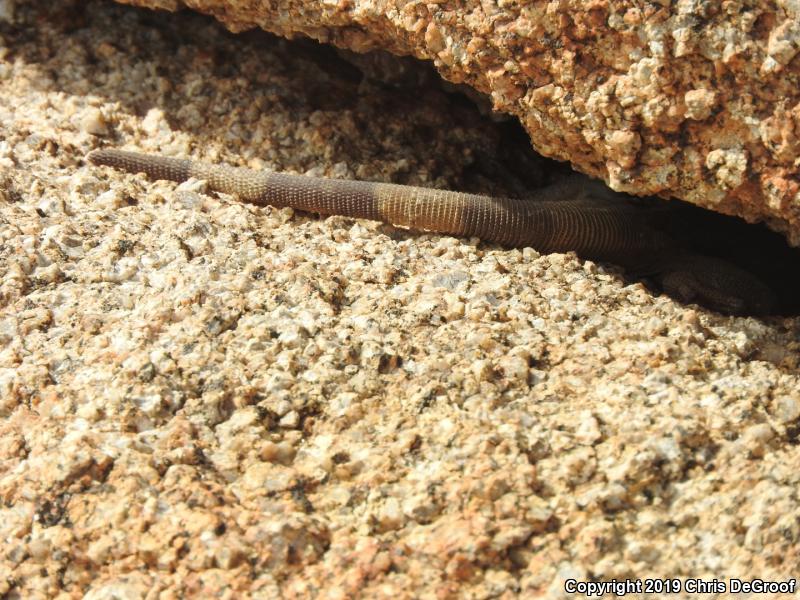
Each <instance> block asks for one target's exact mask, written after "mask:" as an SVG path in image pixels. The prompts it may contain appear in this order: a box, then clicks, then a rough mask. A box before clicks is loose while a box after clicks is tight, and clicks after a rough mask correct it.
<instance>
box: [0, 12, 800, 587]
mask: <svg viewBox="0 0 800 600" xmlns="http://www.w3.org/2000/svg"><path fill="white" fill-rule="evenodd" d="M84 5H85V7H84ZM7 6H10V4H7ZM81 8H82V10H72V9H71V8H69V7H68V8H67V9H65V6H64V5H63V4H62V3H55V2H51V1H50V0H41V1H39V2H37V1H28V2H23V3H17V4H15V6H14V11H13V21H14V23H13V24H8V23H4V24H0V131H2V138H0V595H3V596H4V597H7V598H11V599H16V598H26V599H27V598H34V599H39V598H42V599H44V598H64V599H66V598H88V599H92V600H100V599H112V598H125V599H128V598H130V599H139V598H142V599H145V598H155V597H159V598H161V597H163V598H270V599H272V598H290V599H291V598H294V599H298V600H300V599H302V600H307V599H309V598H319V599H342V600H345V599H348V600H349V599H350V598H370V599H373V598H390V599H393V600H397V599H406V598H408V599H416V598H423V599H427V598H436V599H450V598H452V599H456V598H476V599H481V598H486V599H488V598H503V599H510V598H531V597H548V598H558V597H565V596H566V595H565V593H564V582H565V579H566V578H568V577H576V578H578V579H594V580H597V579H602V580H608V579H611V578H614V577H616V578H618V579H620V578H622V579H624V578H626V577H629V578H638V577H644V576H650V577H703V578H706V579H711V578H713V577H717V578H729V577H739V578H753V577H760V578H764V579H773V580H784V579H787V578H789V577H796V576H797V564H798V560H800V558H799V557H798V548H800V526H798V520H797V506H798V504H799V503H800V498H799V497H798V493H799V490H800V471H798V469H797V465H798V464H800V444H798V438H799V437H800V408H799V407H800V396H798V390H799V389H800V342H799V340H800V321H799V320H798V319H796V318H795V319H790V318H778V317H775V318H770V319H766V320H757V319H753V318H733V317H724V316H721V315H718V314H715V313H713V312H708V311H704V310H702V309H699V308H697V307H693V306H683V305H680V304H677V303H675V302H674V301H672V300H670V299H669V298H667V297H663V296H656V295H653V294H652V293H650V292H648V291H647V290H646V289H645V288H644V287H643V286H642V285H641V284H638V283H634V284H630V283H626V282H625V281H624V280H623V279H621V278H620V277H619V274H618V273H617V271H615V270H614V269H613V268H612V267H609V266H607V265H598V264H594V263H592V262H588V261H583V262H581V261H579V260H577V259H576V258H575V256H574V255H571V254H553V255H541V254H540V253H538V252H536V251H535V250H532V249H530V248H526V249H517V250H504V249H502V248H499V247H497V246H492V245H487V244H481V243H478V242H477V241H476V240H469V239H455V238H449V237H443V236H436V235H418V234H411V233H409V232H407V231H403V230H400V229H396V228H392V227H388V226H384V225H379V224H375V223H367V222H362V221H355V220H352V219H344V218H328V219H319V218H315V217H313V216H309V215H303V214H300V213H295V212H293V211H291V210H288V209H283V210H276V209H272V208H265V207H256V206H251V205H246V204H241V203H239V202H236V201H235V200H233V199H232V198H230V197H226V196H221V195H214V194H209V193H207V189H206V186H205V185H204V183H203V182H199V181H188V182H186V183H184V184H181V185H175V184H172V183H169V182H165V181H158V182H152V181H147V180H146V179H144V178H143V177H142V176H132V175H125V174H121V173H117V172H113V171H111V170H108V169H98V168H94V167H91V166H89V165H88V164H87V163H86V162H85V160H84V157H85V156H86V154H87V153H88V152H89V151H91V150H93V149H95V148H98V147H101V146H105V145H112V144H113V145H115V146H122V147H126V148H130V149H139V150H143V151H156V150H157V151H161V152H165V153H167V154H173V155H183V156H193V157H195V158H198V159H203V160H225V161H226V162H230V163H234V164H239V165H249V166H251V167H269V168H274V169H279V170H285V171H291V172H294V173H306V172H311V173H314V174H322V175H327V176H333V177H350V176H353V175H355V176H358V177H360V178H363V179H371V180H376V181H394V182H400V183H413V184H415V185H425V186H437V187H443V188H454V189H466V190H471V191H481V192H486V193H508V192H509V191H510V190H509V188H508V187H504V186H508V185H510V182H509V180H508V179H506V178H499V180H498V179H496V178H493V177H481V176H476V175H475V173H476V170H477V169H478V167H479V166H480V164H481V163H482V162H483V161H481V160H476V156H479V155H486V156H489V157H491V156H492V155H494V154H496V153H497V152H498V146H500V145H501V144H500V140H501V139H502V138H501V136H499V135H498V131H497V127H500V125H499V124H498V125H493V124H491V123H488V122H487V121H486V120H485V119H482V118H480V116H479V115H478V114H477V112H476V111H475V109H474V107H469V106H464V105H463V103H460V102H459V101H458V100H456V99H453V98H451V97H450V96H449V95H447V94H442V93H441V92H440V91H436V90H424V91H422V92H416V93H415V94H414V96H413V99H414V102H410V101H407V100H406V99H405V97H403V96H402V95H401V96H400V98H399V99H398V92H397V91H392V92H389V91H387V90H386V89H384V88H382V87H380V86H372V85H371V84H370V83H369V82H363V81H361V80H360V78H353V77H348V76H346V75H345V74H342V72H344V71H345V69H343V68H342V69H340V68H336V69H334V68H331V63H330V61H332V60H334V61H335V60H337V59H336V58H335V55H334V54H333V53H332V52H327V51H326V49H325V48H319V47H315V45H313V44H311V43H309V42H301V43H289V42H287V41H286V40H282V39H278V38H275V37H273V36H269V35H267V34H265V33H263V32H257V33H255V34H250V35H249V36H244V37H245V39H241V38H233V36H230V35H228V34H226V33H225V32H224V31H223V30H222V28H221V27H220V26H219V25H218V24H217V23H215V22H213V21H212V20H211V19H207V18H204V17H200V16H199V15H196V14H191V13H183V14H178V15H159V16H158V17H157V18H155V19H154V18H153V16H152V14H150V13H148V12H147V11H142V10H137V9H133V8H131V7H123V6H120V5H118V4H115V3H111V2H96V1H95V2H83V3H81ZM341 66H342V65H338V64H337V67H341ZM254 73H255V74H256V75H255V79H254V78H253V77H254V76H253V74H254ZM401 94H402V92H401ZM695 106H696V108H695V109H694V110H696V111H697V112H698V114H701V113H702V110H703V108H702V107H703V100H702V97H700V98H698V102H697V103H696V104H695ZM617 142H618V146H619V147H620V148H624V147H625V145H626V144H627V143H630V139H626V138H625V137H624V136H621V137H619V138H618V139H617ZM731 173H733V174H734V175H732V176H735V169H734V168H732V169H731Z"/></svg>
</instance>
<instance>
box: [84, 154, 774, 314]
mask: <svg viewBox="0 0 800 600" xmlns="http://www.w3.org/2000/svg"><path fill="white" fill-rule="evenodd" d="M87 159H88V160H89V162H91V163H92V164H94V165H103V166H109V167H113V168H115V169H118V170H121V171H126V172H129V173H145V174H146V175H147V176H148V177H150V178H151V179H164V180H170V181H175V182H183V181H186V180H188V179H189V178H195V179H201V180H205V181H206V182H207V184H208V187H209V189H211V190H213V191H216V192H220V193H224V194H230V195H232V196H234V197H236V198H237V199H239V200H241V201H244V202H249V203H253V204H257V205H270V206H275V207H286V206H288V207H291V208H294V209H298V210H302V211H306V212H311V213H319V214H324V215H341V216H346V217H353V218H359V219H369V220H372V221H381V222H383V223H387V224H389V225H392V226H397V227H403V228H408V229H411V230H417V231H420V230H422V231H428V232H432V233H440V234H447V235H453V236H461V237H477V238H479V239H481V240H483V241H486V242H494V243H497V244H500V245H501V246H505V247H518V248H521V247H526V246H529V247H532V248H534V249H535V250H537V251H538V252H541V253H544V254H549V253H553V252H569V251H574V252H575V253H576V254H577V255H578V256H580V257H582V258H586V259H590V260H594V261H600V262H608V263H614V264H617V265H619V266H621V267H623V268H624V269H625V271H626V272H627V273H629V274H631V275H633V276H637V277H649V278H653V279H655V280H656V281H657V282H658V283H659V285H660V286H661V288H662V289H663V291H664V292H665V293H667V294H668V295H670V296H672V297H674V298H677V299H678V300H680V301H682V302H685V303H689V302H696V303H697V304H701V305H703V306H706V307H708V308H711V309H713V310H716V311H718V312H722V313H727V314H769V313H770V312H771V311H772V310H773V309H774V306H775V297H774V294H773V292H772V290H771V289H770V288H769V287H768V286H767V285H766V284H764V283H763V282H761V281H760V280H759V279H758V278H757V277H756V276H755V275H753V274H751V273H750V272H748V271H745V270H743V269H741V268H739V267H737V266H736V265H734V264H732V263H729V262H727V261H725V260H722V259H719V258H714V257H709V256H704V255H700V254H696V253H693V252H691V251H689V250H687V249H685V248H684V247H683V246H682V245H681V244H680V243H678V242H677V241H676V240H675V239H673V237H671V236H670V235H668V234H667V233H665V232H663V231H661V230H660V229H659V228H658V227H657V223H655V221H657V218H658V214H659V211H658V210H648V209H647V208H646V207H642V206H639V205H636V204H635V203H633V199H632V197H629V196H627V195H626V194H622V193H619V192H615V191H613V190H611V189H610V188H608V187H606V186H604V185H603V184H602V183H600V182H599V181H595V180H592V179H590V178H588V177H586V176H584V175H581V174H577V173H576V174H574V175H572V176H570V177H568V178H565V179H563V180H562V181H559V182H556V183H554V184H552V185H550V186H547V187H544V188H541V189H540V190H537V193H536V198H535V199H521V198H505V197H494V196H486V195H478V194H470V193H465V192H456V191H448V190H439V189H432V188H424V187H417V186H410V185H399V184H392V183H377V182H368V181H355V180H346V179H329V178H323V177H310V176H305V175H292V174H287V173H280V172H272V171H256V170H252V169H247V168H243V167H230V166H226V165H216V164H209V163H204V162H200V161H194V160H190V159H181V158H171V157H165V156H159V155H150V154H141V153H138V152H128V151H123V150H118V149H100V150H94V151H92V152H90V153H89V154H88V156H87Z"/></svg>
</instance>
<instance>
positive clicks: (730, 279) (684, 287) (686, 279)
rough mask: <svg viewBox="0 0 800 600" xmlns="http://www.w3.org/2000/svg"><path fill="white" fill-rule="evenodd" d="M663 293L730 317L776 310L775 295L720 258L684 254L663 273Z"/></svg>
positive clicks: (742, 270) (747, 273) (755, 278)
mask: <svg viewBox="0 0 800 600" xmlns="http://www.w3.org/2000/svg"><path fill="white" fill-rule="evenodd" d="M659 282H660V283H661V286H662V289H663V290H664V292H665V293H666V294H667V295H668V296H671V297H673V298H676V299H678V300H680V301H681V302H685V303H689V302H696V303H697V304H701V305H702V306H705V307H707V308H711V309H712V310H716V311H718V312H721V313H726V314H732V315H767V314H771V313H772V312H773V311H774V310H775V308H776V303H777V302H776V297H775V294H774V292H773V291H772V290H771V289H770V288H769V287H768V286H767V285H766V284H764V283H763V282H762V281H761V280H760V279H758V278H757V277H756V276H755V275H753V274H752V273H750V272H749V271H745V270H744V269H741V268H740V267H737V266H736V265H734V264H732V263H729V262H727V261H725V260H722V259H719V258H712V257H709V256H700V255H692V254H685V255H683V256H681V257H680V259H676V260H673V261H671V263H670V265H669V266H668V267H666V268H664V269H662V271H661V273H660V276H659Z"/></svg>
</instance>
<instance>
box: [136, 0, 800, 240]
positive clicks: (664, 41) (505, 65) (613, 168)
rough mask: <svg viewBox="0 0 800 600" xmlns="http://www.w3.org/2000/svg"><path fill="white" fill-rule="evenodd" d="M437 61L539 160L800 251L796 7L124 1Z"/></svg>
mask: <svg viewBox="0 0 800 600" xmlns="http://www.w3.org/2000/svg"><path fill="white" fill-rule="evenodd" d="M121 1H124V2H128V3H131V4H136V5H139V6H147V7H153V8H165V9H169V10H176V9H178V8H182V7H189V8H192V9H194V10H198V11H200V12H203V13H206V14H210V15H213V16H214V17H215V18H217V19H219V20H220V21H221V22H223V23H224V24H225V25H226V26H227V27H229V28H230V29H231V30H233V31H243V30H246V29H250V28H253V27H260V28H262V29H265V30H267V31H271V32H273V33H277V34H279V35H282V36H286V37H295V36H298V35H304V36H309V37H311V38H314V39H316V40H319V41H322V42H325V43H331V44H335V45H337V46H339V47H342V48H348V49H351V50H355V51H357V52H364V51H367V50H374V49H376V48H379V49H383V50H388V51H390V52H393V53H396V54H400V55H412V56H416V57H417V58H421V59H426V60H429V61H432V62H433V64H434V65H435V67H436V69H437V70H438V71H439V73H440V74H441V75H442V76H443V77H444V78H445V79H447V80H449V81H451V82H456V83H466V84H468V85H470V86H472V87H474V88H475V89H476V90H479V91H481V92H483V93H486V94H488V95H490V96H491V99H492V102H493V104H494V107H495V109H496V110H498V111H502V112H504V113H509V114H512V115H515V116H516V117H518V118H519V120H520V122H521V123H522V124H523V125H524V127H525V128H526V130H527V131H528V133H529V135H530V138H531V142H532V144H533V147H534V148H535V149H536V150H537V151H538V152H540V153H541V154H543V155H545V156H548V157H551V158H557V159H559V160H564V161H569V162H571V163H572V165H574V167H575V168H576V169H578V170H580V171H582V172H584V173H586V174H589V175H592V176H594V177H599V178H602V179H604V180H605V181H606V182H607V183H608V184H609V185H610V186H611V187H612V188H613V189H615V190H618V191H626V192H630V193H634V194H638V195H648V194H652V195H661V196H664V197H670V196H674V197H678V198H680V199H683V200H687V201H689V202H692V203H694V204H697V205H699V206H703V207H705V208H709V209H712V210H715V211H718V212H724V213H727V214H734V215H738V216H741V217H744V218H745V219H747V220H749V221H755V220H757V221H764V222H766V223H767V224H768V225H769V226H770V227H772V228H774V229H775V230H777V231H781V232H783V233H784V234H786V236H787V238H788V239H789V240H790V242H791V243H792V244H793V245H798V244H800V178H798V168H800V165H799V164H798V160H800V159H799V158H798V157H799V156H800V58H799V57H798V52H800V4H798V3H797V2H796V0H725V1H724V2H711V1H707V0H679V1H677V2H669V1H657V2H646V3H642V2H638V1H635V0H591V1H589V2H587V1H585V0H550V1H540V2H518V1H516V0H466V1H464V2H443V1H442V0H408V1H395V0H330V1H325V2H309V1H307V0H282V1H275V2H252V1H251V0H121Z"/></svg>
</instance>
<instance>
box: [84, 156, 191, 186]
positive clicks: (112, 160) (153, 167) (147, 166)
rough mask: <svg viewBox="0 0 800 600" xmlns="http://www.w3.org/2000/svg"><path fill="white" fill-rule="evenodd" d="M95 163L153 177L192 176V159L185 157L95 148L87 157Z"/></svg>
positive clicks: (182, 178)
mask: <svg viewBox="0 0 800 600" xmlns="http://www.w3.org/2000/svg"><path fill="white" fill-rule="evenodd" d="M86 158H87V159H88V160H89V162H90V163H92V164H93V165H102V166H106V167H113V168H115V169H118V170H120V171H127V172H128V173H145V174H146V175H147V176H148V177H150V178H151V179H168V180H169V181H177V182H179V183H180V182H182V181H186V180H187V179H189V177H191V175H190V174H189V169H190V166H191V163H192V161H190V160H186V159H185V158H168V157H166V156H150V155H149V154H140V153H139V152H125V151H124V150H94V151H92V152H90V153H89V155H88V156H87V157H86Z"/></svg>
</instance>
